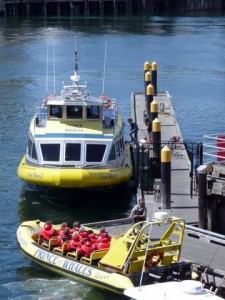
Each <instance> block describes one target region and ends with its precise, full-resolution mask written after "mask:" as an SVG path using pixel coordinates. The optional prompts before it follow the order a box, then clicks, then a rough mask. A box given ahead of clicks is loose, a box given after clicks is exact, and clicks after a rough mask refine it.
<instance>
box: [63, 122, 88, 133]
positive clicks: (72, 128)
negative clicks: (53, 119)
mask: <svg viewBox="0 0 225 300" xmlns="http://www.w3.org/2000/svg"><path fill="white" fill-rule="evenodd" d="M83 131H84V130H83V128H82V125H81V124H73V125H66V129H65V132H83Z"/></svg>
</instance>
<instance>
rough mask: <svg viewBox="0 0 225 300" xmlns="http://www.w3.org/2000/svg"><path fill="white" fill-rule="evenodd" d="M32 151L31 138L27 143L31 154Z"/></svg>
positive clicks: (28, 151)
mask: <svg viewBox="0 0 225 300" xmlns="http://www.w3.org/2000/svg"><path fill="white" fill-rule="evenodd" d="M31 153H32V141H31V139H29V140H28V144H27V154H28V155H29V156H31Z"/></svg>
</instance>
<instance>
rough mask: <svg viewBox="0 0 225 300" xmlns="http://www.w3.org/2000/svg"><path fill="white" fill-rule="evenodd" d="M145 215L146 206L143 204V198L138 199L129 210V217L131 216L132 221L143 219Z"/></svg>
mask: <svg viewBox="0 0 225 300" xmlns="http://www.w3.org/2000/svg"><path fill="white" fill-rule="evenodd" d="M146 217H147V207H146V206H145V201H144V199H139V200H138V204H136V205H135V206H134V207H133V209H132V210H131V213H130V216H129V218H133V220H134V222H135V223H137V222H141V221H145V220H146Z"/></svg>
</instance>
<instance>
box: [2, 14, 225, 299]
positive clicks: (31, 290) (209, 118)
mask: <svg viewBox="0 0 225 300" xmlns="http://www.w3.org/2000/svg"><path fill="white" fill-rule="evenodd" d="M76 30H77V31H78V56H79V61H78V66H79V71H78V72H79V75H80V76H81V80H82V79H83V80H85V81H87V82H88V89H89V90H90V92H91V94H92V95H95V96H98V95H100V94H101V93H102V91H103V90H104V93H105V94H107V95H109V96H110V97H115V98H116V99H117V101H118V104H119V108H120V110H121V111H122V113H123V117H124V121H125V125H126V128H125V129H126V133H128V130H129V126H128V123H127V118H128V117H129V116H130V95H131V93H132V92H133V91H135V92H138V91H143V88H144V82H143V65H144V63H145V62H146V61H149V62H153V61H156V62H157V65H158V91H165V90H168V91H169V93H170V94H171V96H172V103H173V107H174V110H175V112H176V116H177V119H178V122H179V125H180V128H181V132H182V134H183V138H184V139H186V140H194V141H198V142H200V141H202V136H203V134H205V133H215V132H220V133H221V132H225V122H224V116H223V112H224V110H225V96H224V95H225V84H224V82H225V56H224V53H225V39H224V35H225V16H221V15H220V16H218V15H216V16H215V15H213V16H155V17H153V16H151V17H115V18H94V17H92V18H86V19H82V18H76V17H74V18H63V17H60V18H53V17H52V18H33V19H32V18H31V19H28V18H18V19H17V18H11V19H10V18H9V19H4V18H0V96H1V97H0V138H1V144H0V153H1V156H0V160H1V161H0V165H1V167H0V175H1V187H0V203H1V209H0V223H1V231H0V266H1V274H0V299H17V300H23V299H24V300H26V299H29V300H44V299H46V300H53V299H54V300H61V299H63V300H64V299H65V300H67V299H68V300H72V299H76V300H78V299H79V300H92V299H93V300H94V299H98V300H105V299H107V300H115V299H124V297H123V296H118V295H114V294H112V293H109V292H105V291H102V290H99V289H96V288H92V287H89V286H87V285H84V284H82V283H79V282H73V281H71V280H69V279H66V278H62V277H60V276H58V275H55V274H52V273H51V272H49V271H46V270H44V269H43V268H41V267H39V266H37V265H35V264H34V263H32V262H31V261H30V260H28V259H27V258H26V257H24V255H23V253H22V252H21V251H20V249H19V248H18V245H17V242H16V229H17V227H18V225H19V223H20V222H22V221H24V220H29V219H42V220H45V219H52V220H53V221H54V222H55V223H59V222H62V221H66V220H68V221H69V222H70V223H72V222H73V221H75V220H80V221H81V222H88V221H94V220H105V219H113V218H123V217H125V216H127V214H128V213H129V211H130V209H131V207H132V205H133V203H134V197H133V195H132V194H129V195H127V197H125V196H124V195H123V196H120V197H118V196H117V198H116V199H115V198H114V197H113V195H110V196H111V197H110V196H108V195H97V196H93V194H83V193H81V194H79V195H76V196H74V197H75V198H76V199H73V200H74V201H73V202H67V203H65V202H66V199H63V198H62V203H61V204H55V203H52V202H51V201H50V200H51V199H45V198H43V197H41V195H39V194H33V193H29V192H25V190H24V186H23V183H22V182H21V181H20V180H19V179H18V177H17V174H16V172H17V167H18V164H19V162H20V160H21V158H22V156H23V154H24V152H25V150H26V145H27V132H28V125H29V121H30V119H31V117H32V116H33V114H34V112H35V109H36V107H37V106H38V105H39V104H40V103H41V102H42V99H43V98H44V96H45V95H46V94H51V93H54V92H59V91H60V89H61V87H62V82H63V81H65V83H66V80H69V78H70V75H72V73H73V68H74V49H75V32H76ZM105 49H107V51H106V52H107V58H106V73H105V77H104V57H105ZM47 53H48V54H47ZM47 61H48V64H47ZM47 65H48V66H49V67H48V68H47ZM103 83H104V84H103ZM70 200H71V199H70Z"/></svg>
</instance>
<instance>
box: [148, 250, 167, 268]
mask: <svg viewBox="0 0 225 300" xmlns="http://www.w3.org/2000/svg"><path fill="white" fill-rule="evenodd" d="M163 255H164V253H162V252H160V251H155V252H152V253H151V254H150V255H148V256H147V257H146V259H145V268H146V269H149V268H151V267H154V266H157V265H158V264H159V263H160V262H161V261H162V260H163ZM154 256H157V259H156V260H154V261H153V257H154Z"/></svg>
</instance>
